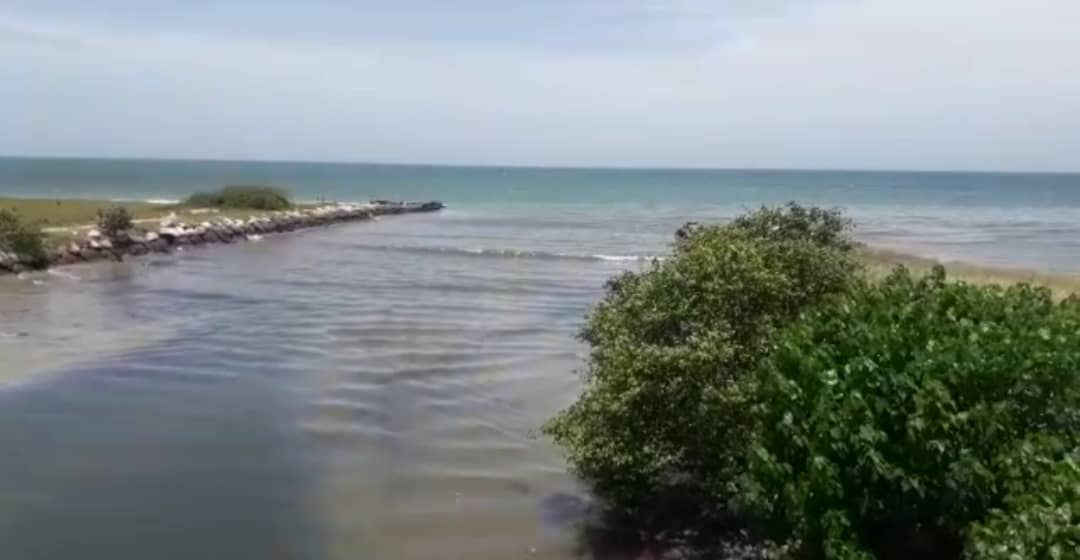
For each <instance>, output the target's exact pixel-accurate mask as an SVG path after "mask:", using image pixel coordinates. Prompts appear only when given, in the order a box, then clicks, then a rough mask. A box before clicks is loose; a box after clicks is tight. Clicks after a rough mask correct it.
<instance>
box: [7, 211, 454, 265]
mask: <svg viewBox="0 0 1080 560" xmlns="http://www.w3.org/2000/svg"><path fill="white" fill-rule="evenodd" d="M444 207H445V205H444V204H443V203H441V202H437V201H430V202H391V201H386V200H376V201H372V202H368V203H363V204H344V203H332V204H323V205H319V206H306V207H301V208H296V209H291V210H280V211H244V212H240V213H239V214H240V215H237V214H238V213H237V212H224V213H222V212H219V211H216V210H213V209H206V210H205V211H203V212H198V211H190V212H188V213H187V217H188V218H190V217H195V216H198V217H199V218H201V220H202V221H200V222H198V223H191V222H185V221H182V220H181V219H180V218H179V217H178V216H177V215H176V213H175V212H172V213H170V214H169V215H167V216H164V217H151V218H141V219H138V220H135V221H134V222H133V225H134V226H136V227H133V228H132V229H129V230H127V231H124V232H120V233H119V234H117V235H115V236H113V237H107V236H105V235H103V234H102V233H101V232H100V231H98V230H97V229H96V227H94V226H93V225H82V224H78V225H68V226H64V227H56V228H52V229H54V230H56V231H53V232H51V233H60V234H61V235H62V237H60V238H59V242H58V243H57V244H56V246H54V247H53V248H51V249H50V250H49V252H48V266H47V267H46V268H48V269H51V268H54V267H57V266H65V265H72V264H78V263H86V262H95V261H103V260H123V259H124V258H125V257H135V256H140V255H145V254H149V253H170V252H172V251H174V250H176V249H178V248H180V247H186V246H199V245H206V244H212V243H226V244H227V243H236V242H243V241H256V240H258V239H260V238H261V237H262V236H263V235H267V234H272V233H286V232H291V231H297V230H302V229H310V228H314V227H320V226H327V225H331V224H335V223H342V222H351V221H360V220H369V219H373V218H376V217H378V216H387V215H395V214H411V213H421V212H437V211H439V210H442V209H443V208H444ZM168 209H169V208H168V207H162V210H168ZM245 214H246V217H245V216H244V215H245ZM234 216H235V217H234ZM153 222H157V226H156V227H154V226H151V227H150V228H149V229H147V228H145V227H144V226H145V225H147V224H152V223H153ZM84 231H85V232H86V233H85V235H83V233H82V232H84ZM63 234H66V235H63ZM29 271H30V270H29V269H28V268H27V267H26V266H24V265H23V264H22V263H20V262H19V261H18V259H17V258H14V255H8V254H6V253H2V254H0V275H5V274H19V273H22V272H29Z"/></svg>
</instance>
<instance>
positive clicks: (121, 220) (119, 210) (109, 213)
mask: <svg viewBox="0 0 1080 560" xmlns="http://www.w3.org/2000/svg"><path fill="white" fill-rule="evenodd" d="M97 226H98V229H100V230H101V232H102V233H104V234H105V235H106V236H107V237H116V234H118V233H120V232H122V231H127V230H129V229H131V212H128V209H127V208H124V207H123V206H111V207H109V208H99V209H98V211H97Z"/></svg>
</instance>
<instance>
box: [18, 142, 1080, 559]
mask: <svg viewBox="0 0 1080 560" xmlns="http://www.w3.org/2000/svg"><path fill="white" fill-rule="evenodd" d="M252 182H258V183H272V184H278V185H282V186H285V187H288V188H289V189H290V190H291V191H292V193H293V194H294V195H295V196H296V197H297V198H299V199H316V198H319V197H326V198H330V199H338V200H361V199H368V198H399V199H424V200H426V199H440V200H443V201H445V202H446V203H447V204H449V207H448V208H447V209H446V210H444V211H442V212H439V213H433V214H424V215H409V216H396V217H387V218H384V219H380V220H377V221H368V222H357V223H349V224H339V225H335V226H331V227H327V228H318V229H313V230H307V231H302V232H296V233H292V234H288V235H280V236H267V237H266V238H265V239H263V240H262V241H259V242H253V243H244V244H235V245H228V246H212V247H202V248H197V249H192V250H187V251H182V252H177V253H174V254H170V255H153V256H146V257H143V258H137V259H129V260H127V261H124V262H120V263H97V264H93V265H82V266H72V267H63V268H61V269H58V270H54V271H50V272H49V273H41V274H31V275H22V276H19V277H16V276H10V275H9V276H6V277H0V456H2V457H3V460H0V558H3V559H5V560H9V559H15V560H22V559H28V560H29V559H33V560H52V559H57V560H59V559H67V558H72V557H77V558H80V559H84V560H127V559H131V560H145V559H147V558H153V559H156V560H171V559H176V560H190V559H192V558H228V559H230V560H247V559H251V560H268V559H283V560H284V559H303V560H306V559H313V560H320V559H335V560H336V559H342V560H345V559H349V560H352V559H358V558H365V559H366V558H374V559H383V558H385V559H392V560H409V559H417V560H428V559H433V558H438V559H443V558H468V559H492V560H496V559H499V560H501V559H505V558H537V559H551V560H567V559H572V558H595V559H604V560H607V559H615V560H618V559H622V558H626V559H638V558H645V557H658V556H659V555H660V551H657V550H655V549H653V548H649V549H647V550H642V549H640V548H638V547H635V546H634V543H633V542H631V541H627V540H626V539H625V538H623V537H625V535H619V534H617V533H612V532H611V531H610V530H609V528H606V527H604V526H598V525H596V524H595V523H594V522H593V521H592V520H591V518H590V517H589V516H588V515H587V514H586V512H587V505H588V503H589V500H590V497H589V493H588V491H587V489H586V488H582V487H581V485H580V484H579V483H578V482H577V481H576V480H575V478H574V477H573V475H572V474H571V473H569V472H568V471H567V468H566V464H565V462H564V460H563V458H562V455H561V454H560V452H559V450H558V449H556V448H555V447H554V446H553V445H552V444H551V443H550V442H549V441H547V440H545V439H544V438H543V437H539V436H538V435H537V432H538V428H539V427H540V425H541V424H542V423H543V422H544V420H545V419H546V418H548V417H550V415H551V414H552V413H553V412H555V411H556V410H558V409H559V408H560V407H563V406H565V405H567V404H568V403H569V402H571V401H572V400H573V399H574V397H575V396H576V394H577V392H578V391H579V389H580V382H579V379H578V377H577V375H576V373H575V372H576V370H578V369H580V367H581V364H582V358H583V355H584V352H585V349H584V348H583V347H582V346H581V344H580V343H579V342H578V341H577V340H576V339H575V338H574V335H575V333H576V332H577V331H578V329H579V328H580V325H581V323H582V317H583V316H584V314H585V313H586V311H587V310H588V308H589V306H590V305H591V304H592V303H594V302H595V301H596V300H597V298H599V297H600V296H601V295H602V290H603V285H604V282H605V280H606V279H608V278H609V277H611V276H612V275H613V274H616V273H618V272H619V271H622V270H626V269H635V268H637V267H640V266H643V261H642V260H640V259H642V258H644V257H649V256H653V255H661V254H663V253H664V252H665V251H666V250H667V247H668V243H669V241H670V239H671V235H672V233H673V232H674V230H675V229H676V228H677V227H678V226H679V225H681V224H682V223H684V222H685V221H687V220H697V221H711V220H722V219H725V218H728V217H730V216H732V215H734V214H736V213H738V212H740V211H742V210H745V209H748V208H753V207H755V206H758V205H760V204H763V203H780V202H784V201H787V200H798V201H800V202H805V203H814V204H825V205H830V206H841V207H844V208H846V209H847V210H848V211H849V213H850V214H851V215H852V216H853V217H854V218H855V219H856V220H857V221H858V224H859V226H858V235H859V236H860V237H861V238H863V239H865V240H867V241H870V242H873V243H877V244H881V245H886V246H890V247H896V248H900V249H905V250H910V251H913V252H916V253H923V254H929V255H934V256H941V257H945V258H953V259H961V260H967V261H974V262H983V263H991V264H1000V265H1006V266H1025V267H1036V268H1043V269H1050V270H1060V271H1078V270H1080V176H1076V175H1022V174H1008V175H1003V174H974V173H891V172H875V173H868V172H804V171H671V170H656V171H626V170H540V169H498V168H451V167H424V166H372V165H325V164H294V163H272V164H266V163H203V162H147V161H102V160H27V159H0V196H10V195H20V196H49V197H75V196H82V197H94V198H102V197H107V198H118V199H176V198H180V197H182V196H183V195H185V194H187V193H190V192H192V191H194V190H199V189H209V188H215V187H217V186H219V185H222V184H225V183H252Z"/></svg>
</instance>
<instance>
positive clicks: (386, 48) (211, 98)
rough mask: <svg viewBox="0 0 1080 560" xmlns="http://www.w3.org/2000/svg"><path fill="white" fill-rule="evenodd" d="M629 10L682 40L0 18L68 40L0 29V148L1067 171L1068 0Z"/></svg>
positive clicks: (1072, 135)
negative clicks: (345, 37)
mask: <svg viewBox="0 0 1080 560" xmlns="http://www.w3.org/2000/svg"><path fill="white" fill-rule="evenodd" d="M637 6H638V7H639V8H641V9H638V10H634V11H621V12H617V13H619V14H622V16H623V17H625V18H629V19H639V18H646V19H647V17H650V14H651V17H653V18H655V19H656V20H663V21H664V22H665V24H664V28H663V32H664V34H670V35H671V36H680V35H682V36H687V37H689V36H693V37H695V40H694V41H692V42H689V43H687V44H683V45H681V46H680V47H678V48H661V47H660V46H656V45H654V46H652V47H650V48H641V46H633V47H624V46H621V44H619V45H616V44H615V43H612V44H610V45H608V47H607V48H591V49H581V50H577V51H573V52H568V51H566V50H565V49H562V48H549V46H548V45H547V44H539V45H534V44H527V43H526V44H521V43H507V44H495V45H493V44H487V43H485V42H483V41H474V42H464V43H463V42H460V41H444V40H438V39H437V38H433V39H431V40H429V41H426V42H420V41H410V42H401V41H394V40H393V39H388V38H385V37H380V38H375V39H371V38H368V39H365V38H363V37H358V38H353V39H351V40H350V41H348V42H341V41H329V42H327V43H322V44H320V43H314V42H311V41H304V40H290V41H288V42H276V41H270V40H267V39H252V38H235V39H231V38H225V37H223V36H222V35H220V34H213V35H198V34H195V33H193V32H190V31H189V32H180V31H173V32H154V33H144V32H137V31H130V30H129V31H123V30H116V29H100V28H98V29H95V28H93V27H91V26H87V25H83V26H80V25H78V24H67V25H63V24H56V23H52V24H43V23H40V22H38V23H34V24H33V25H30V24H28V23H26V22H25V21H21V22H19V23H18V25H17V26H16V25H11V24H9V25H4V26H0V29H23V30H26V31H25V32H24V33H23V35H25V36H32V37H39V36H43V37H64V38H68V39H66V41H67V44H69V45H79V48H77V49H70V48H68V49H56V48H50V47H49V46H47V45H43V44H41V43H40V42H38V41H7V42H0V49H3V52H4V56H3V57H2V58H0V78H2V79H4V81H5V82H6V83H9V84H10V83H14V84H16V85H15V87H14V88H4V89H3V90H0V105H2V106H3V107H6V108H7V109H0V111H12V112H13V113H14V114H13V115H8V117H4V118H5V120H7V121H8V122H13V123H14V126H6V128H8V132H7V133H5V134H3V135H0V152H8V153H59V154H98V155H142V156H188V157H220V158H248V157H257V158H285V159H319V160H340V159H345V160H388V161H427V162H453V163H530V164H532V163H535V164H570V165H589V164H596V165H672V166H678V165H691V166H767V167H888V168H989V169H1077V168H1080V163H1077V162H1075V161H1074V160H1073V156H1072V154H1074V153H1076V152H1077V150H1078V149H1080V134H1078V132H1080V57H1077V56H1076V54H1075V53H1077V52H1080V36H1078V35H1077V34H1075V33H1074V32H1073V29H1072V22H1075V21H1080V3H1076V2H1074V1H1073V0H1037V1H1024V0H981V1H977V0H950V1H948V2H940V1H931V0H906V1H900V0H864V1H855V0H836V1H829V2H819V3H815V4H813V5H812V6H805V5H804V6H801V7H795V8H793V7H791V6H786V5H784V6H782V5H781V4H779V3H778V4H775V5H774V6H773V7H770V8H769V9H766V10H763V11H746V10H735V9H734V6H735V4H728V5H725V6H721V8H722V9H721V8H716V6H717V4H715V3H706V2H703V1H696V0H685V1H684V2H681V3H678V4H675V3H664V4H662V5H661V4H648V3H641V4H638V5H637ZM650 6H653V7H652V8H650ZM695 15H699V16H700V17H694V16H695ZM626 25H629V26H630V28H632V27H633V26H632V25H631V24H629V23H627V24H626ZM653 25H654V27H653V33H654V35H652V36H653V37H654V38H655V37H656V36H658V35H656V34H657V33H659V31H658V29H657V28H656V27H655V23H654V24H653ZM27 34H28V35H27ZM4 35H5V34H4V33H2V32H0V37H3V36H4Z"/></svg>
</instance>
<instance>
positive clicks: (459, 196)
mask: <svg viewBox="0 0 1080 560" xmlns="http://www.w3.org/2000/svg"><path fill="white" fill-rule="evenodd" d="M237 183H240V184H243V183H259V184H274V185H280V186H283V187H286V188H288V189H289V190H290V191H291V193H292V194H293V195H294V196H295V197H296V198H297V199H300V200H315V199H317V198H320V197H322V198H327V199H331V200H366V199H370V198H396V199H413V200H427V199H439V200H443V201H445V202H447V203H448V204H449V205H450V206H451V208H452V212H453V213H454V215H455V216H457V217H460V218H461V219H462V220H463V221H467V220H468V219H469V218H470V217H471V218H475V220H476V224H474V225H475V226H476V227H477V228H488V229H487V230H485V231H486V232H487V233H490V234H491V237H492V238H493V240H494V241H495V246H493V247H486V246H483V245H481V246H470V247H467V248H469V249H497V250H503V249H508V250H516V251H521V252H538V253H539V252H545V251H548V250H554V252H566V253H571V254H579V253H580V254H582V255H584V254H588V251H589V250H590V249H591V248H596V249H597V250H600V251H601V252H606V251H614V252H616V253H627V254H626V255H623V256H630V255H633V254H640V253H641V251H642V250H648V251H658V250H663V246H664V244H665V243H666V241H667V239H668V235H669V234H670V232H671V231H673V230H674V228H676V227H678V225H679V224H681V223H682V222H684V221H687V220H702V221H709V220H719V219H723V218H726V217H729V216H731V215H734V214H737V213H739V212H741V211H743V210H745V209H747V208H753V207H756V206H758V205H761V204H777V203H783V202H786V201H790V200H795V201H798V202H802V203H806V204H820V205H827V206H839V207H842V208H844V209H846V210H847V211H848V212H849V214H850V215H851V216H852V217H854V218H855V219H856V220H857V222H858V226H859V230H858V232H859V235H860V237H862V238H863V239H865V240H867V241H870V242H873V243H877V244H880V245H884V246H889V247H893V248H898V249H903V250H911V251H913V252H917V253H921V254H926V255H928V256H934V257H941V258H945V259H962V260H968V261H974V262H977V263H986V264H997V265H1005V266H1021V267H1035V268H1040V269H1047V270H1057V271H1076V270H1080V175H1075V174H1023V173H1013V174H1001V173H960V172H957V173H913V172H864V171H770V170H754V171H747V170H719V171H717V170H618V169H539V168H493V167H445V166H422V165H372V164H324V163H284V162H282V163H260V162H202V161H149V160H98V159H20V158H7V159H4V158H0V195H16V196H46V197H72V196H79V197H95V198H100V197H107V198H116V199H126V200H175V199H178V198H181V197H183V196H185V195H186V194H189V193H191V192H193V191H196V190H206V189H212V188H216V187H218V186H220V185H223V184H237ZM499 220H505V226H506V227H505V229H502V230H500V229H497V226H498V225H499V224H497V223H493V222H498V221H499ZM492 227H496V229H490V228H492ZM552 229H555V230H560V231H551V230H552ZM548 234H551V235H548ZM560 236H562V237H565V238H566V239H565V240H567V241H569V242H570V243H569V245H567V246H563V245H562V244H560V243H559V241H560V240H559V239H557V238H558V237H560ZM519 237H525V238H526V239H525V240H524V243H521V244H517V245H513V244H508V243H507V242H509V241H511V240H514V239H516V238H519ZM447 248H452V247H447ZM624 249H628V250H629V251H624Z"/></svg>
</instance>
